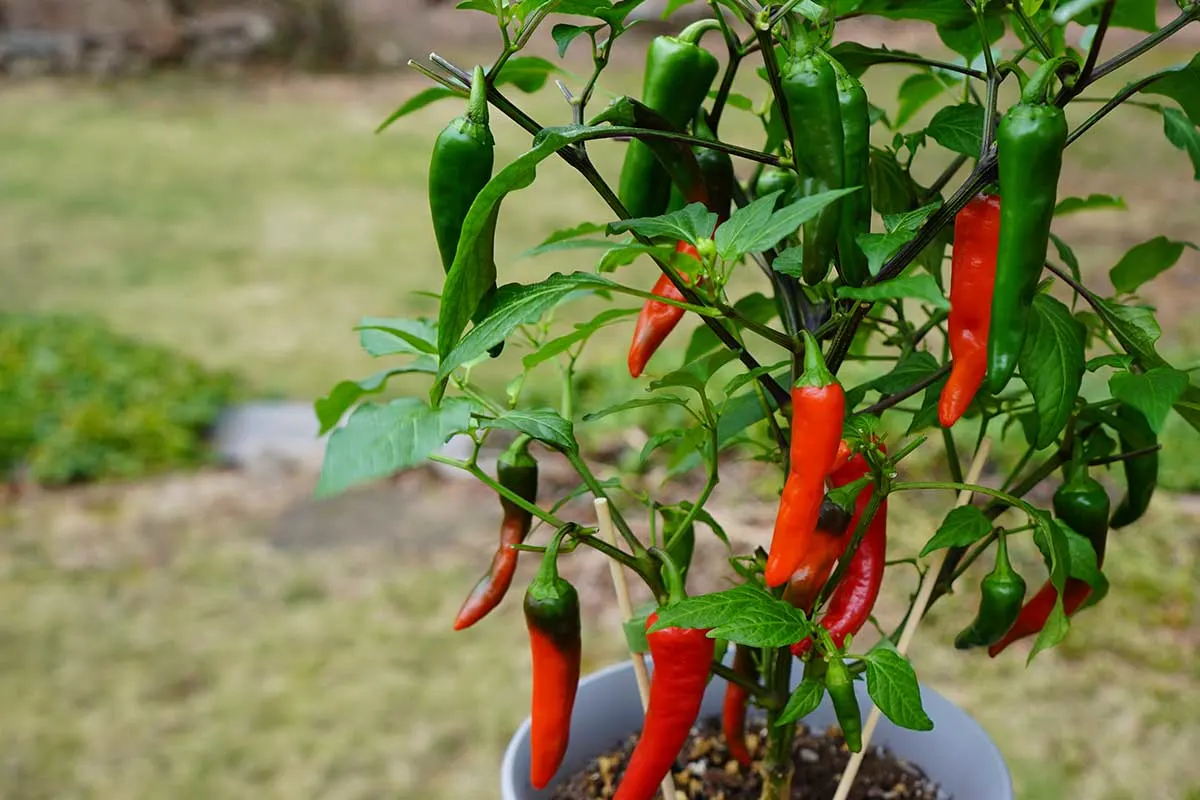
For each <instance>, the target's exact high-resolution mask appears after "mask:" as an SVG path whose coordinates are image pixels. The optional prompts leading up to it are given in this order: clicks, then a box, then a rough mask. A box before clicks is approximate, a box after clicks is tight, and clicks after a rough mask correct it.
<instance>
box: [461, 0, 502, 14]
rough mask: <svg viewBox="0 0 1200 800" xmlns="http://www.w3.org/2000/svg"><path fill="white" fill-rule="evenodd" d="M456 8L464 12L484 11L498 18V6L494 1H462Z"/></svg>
mask: <svg viewBox="0 0 1200 800" xmlns="http://www.w3.org/2000/svg"><path fill="white" fill-rule="evenodd" d="M455 8H457V9H461V10H463V11H482V12H484V13H485V14H491V15H492V16H493V17H494V16H496V4H495V3H493V2H492V0H462V2H461V3H459V4H458V5H456V6H455Z"/></svg>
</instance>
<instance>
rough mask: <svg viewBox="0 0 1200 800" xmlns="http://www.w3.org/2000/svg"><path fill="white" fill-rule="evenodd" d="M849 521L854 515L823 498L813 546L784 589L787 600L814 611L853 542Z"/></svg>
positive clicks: (806, 610)
mask: <svg viewBox="0 0 1200 800" xmlns="http://www.w3.org/2000/svg"><path fill="white" fill-rule="evenodd" d="M835 472H836V470H835ZM850 521H851V515H850V514H848V513H847V512H846V511H845V510H844V509H843V508H842V507H841V506H839V505H837V504H836V503H834V502H833V501H832V500H830V499H829V498H825V499H824V500H822V501H821V511H820V514H818V516H817V532H816V534H815V535H814V536H813V541H812V546H811V547H810V548H809V549H808V551H807V552H806V553H805V554H804V560H803V561H801V562H800V566H799V568H797V569H796V571H795V572H794V573H792V577H791V579H790V580H789V581H788V585H787V588H786V589H784V591H783V599H784V600H786V601H787V602H789V603H791V604H792V605H794V606H795V607H796V608H799V609H801V610H803V611H804V612H805V613H808V612H810V611H812V607H813V604H814V603H816V601H817V595H819V594H820V593H821V588H822V587H823V586H824V585H825V581H827V580H829V576H830V574H831V573H832V572H833V565H834V562H836V561H837V560H838V559H839V558H840V557H841V555H842V553H843V552H844V551H845V549H846V544H847V543H848V542H849V541H850V534H852V533H853V532H854V529H853V528H851V527H849V525H850Z"/></svg>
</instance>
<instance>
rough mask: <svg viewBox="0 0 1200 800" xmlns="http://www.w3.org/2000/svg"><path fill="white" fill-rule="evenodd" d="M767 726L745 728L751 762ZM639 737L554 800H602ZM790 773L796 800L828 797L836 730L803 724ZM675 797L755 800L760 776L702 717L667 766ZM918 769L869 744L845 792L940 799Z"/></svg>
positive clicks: (837, 766) (837, 775)
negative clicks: (733, 755) (742, 763)
mask: <svg viewBox="0 0 1200 800" xmlns="http://www.w3.org/2000/svg"><path fill="white" fill-rule="evenodd" d="M764 734H765V730H763V729H762V728H761V727H760V728H758V729H757V730H756V731H753V732H749V733H748V734H747V736H746V743H747V745H748V746H749V748H750V752H751V754H752V755H753V756H754V757H755V759H758V758H760V757H761V756H762V755H763V753H762V750H763V744H764V742H765V737H764ZM635 744H637V737H636V736H631V737H630V738H629V740H628V741H626V742H624V743H622V744H621V745H620V746H619V747H615V748H614V749H613V750H612V751H611V752H609V753H605V754H604V755H602V756H600V757H599V758H597V759H595V760H594V761H593V762H592V763H590V764H588V766H587V768H586V769H585V770H584V771H583V772H580V773H578V774H576V775H574V776H572V777H571V778H570V779H568V780H567V781H565V782H564V783H562V784H560V785H559V786H558V787H557V788H556V789H555V791H554V795H553V796H554V800H607V799H608V798H611V797H612V796H613V793H614V792H615V791H616V788H617V786H618V785H619V784H620V781H621V775H622V773H623V772H624V770H625V764H626V762H627V761H628V760H629V755H630V753H631V752H632V751H633V747H634V745H635ZM792 758H793V759H794V760H795V763H796V774H795V777H794V778H793V780H792V793H791V796H792V798H794V800H829V798H832V797H833V794H834V792H835V791H836V790H837V785H838V781H840V780H841V777H842V771H843V770H844V769H845V768H846V763H847V762H848V761H849V760H850V753H849V751H848V750H846V747H845V745H844V743H843V741H842V736H841V732H840V731H838V730H837V729H836V728H835V729H832V730H829V731H814V730H808V729H806V728H803V727H802V728H801V729H800V730H799V731H798V733H797V736H796V741H795V743H794V744H793V745H792ZM671 774H672V776H673V777H674V780H675V792H676V794H675V798H676V800H681V798H686V800H758V797H759V794H760V793H761V791H762V777H761V776H760V775H759V773H758V771H757V770H749V769H745V768H743V767H741V766H740V765H738V763H737V762H736V761H734V760H733V759H732V758H730V757H729V751H728V750H727V749H726V747H725V740H724V739H723V738H722V737H721V735H720V722H719V721H718V720H716V719H709V720H704V721H702V722H701V723H700V724H699V725H698V726H697V727H696V729H694V730H693V731H692V738H691V739H690V740H689V741H688V743H687V745H685V746H684V749H683V752H682V753H681V754H680V756H679V758H678V759H676V761H675V766H674V768H673V769H672V770H671ZM946 797H947V795H945V794H941V793H939V790H938V787H937V785H936V784H934V783H933V782H932V781H931V780H929V778H927V777H926V776H925V774H924V773H923V772H922V771H921V769H920V768H919V767H917V766H916V765H914V764H910V763H908V762H907V761H902V760H900V759H898V758H896V757H895V756H893V755H892V754H891V753H889V752H887V751H885V750H883V749H882V748H878V747H872V748H869V749H868V752H867V757H866V758H865V759H863V763H862V768H861V769H860V770H859V772H858V778H857V779H856V780H855V782H854V788H853V789H852V790H851V791H850V800H875V798H879V799H880V800H882V799H883V798H887V800H945V799H946Z"/></svg>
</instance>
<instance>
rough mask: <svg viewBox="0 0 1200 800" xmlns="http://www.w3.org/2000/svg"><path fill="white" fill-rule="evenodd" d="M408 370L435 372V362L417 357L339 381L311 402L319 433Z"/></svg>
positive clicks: (331, 427)
mask: <svg viewBox="0 0 1200 800" xmlns="http://www.w3.org/2000/svg"><path fill="white" fill-rule="evenodd" d="M409 372H425V373H428V374H430V375H432V374H433V373H435V372H437V363H436V362H435V361H434V360H433V359H432V358H418V359H417V360H416V361H413V362H412V363H411V364H407V365H405V366H403V367H395V368H393V369H385V370H382V371H380V372H376V373H375V374H374V375H371V376H368V377H366V378H363V379H362V380H359V381H341V382H339V383H338V384H337V385H336V386H334V387H333V388H332V389H330V390H329V394H328V395H326V396H325V397H322V398H320V399H319V400H317V401H316V402H315V403H313V411H315V412H316V415H317V421H318V422H320V423H321V431H320V435H322V436H324V435H325V434H326V433H328V432H329V431H330V430H332V429H333V427H334V426H335V425H337V424H338V422H340V421H341V419H342V415H344V414H345V413H346V410H347V409H349V408H350V407H351V406H352V405H354V404H355V403H357V402H358V401H359V399H361V398H362V397H365V396H366V395H369V394H376V393H378V392H381V391H383V389H384V387H386V386H387V382H388V379H389V378H391V377H392V376H393V375H403V374H405V373H409Z"/></svg>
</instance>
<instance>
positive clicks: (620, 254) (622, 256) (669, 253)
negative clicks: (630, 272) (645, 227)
mask: <svg viewBox="0 0 1200 800" xmlns="http://www.w3.org/2000/svg"><path fill="white" fill-rule="evenodd" d="M647 253H649V254H651V255H653V256H655V257H657V258H660V259H662V260H663V261H671V260H672V257H673V256H674V254H675V245H674V243H672V244H657V245H655V244H649V245H648V244H642V243H641V242H629V243H628V244H621V245H617V246H616V247H611V248H609V249H608V250H606V251H604V255H602V256H600V260H599V261H597V262H596V271H597V272H612V271H614V270H615V269H617V267H624V266H627V265H629V264H632V263H633V262H634V261H637V259H638V257H639V256H642V255H645V254H647ZM689 260H690V261H691V262H692V263H693V264H694V263H695V261H696V260H695V259H689ZM676 269H677V270H678V269H679V267H678V265H677V266H676Z"/></svg>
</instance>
